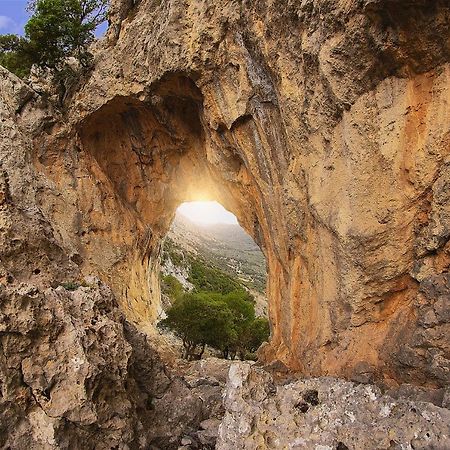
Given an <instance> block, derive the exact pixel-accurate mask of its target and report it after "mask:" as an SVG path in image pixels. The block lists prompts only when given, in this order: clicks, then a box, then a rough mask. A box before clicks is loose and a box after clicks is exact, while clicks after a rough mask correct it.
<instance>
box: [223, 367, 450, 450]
mask: <svg viewBox="0 0 450 450" xmlns="http://www.w3.org/2000/svg"><path fill="white" fill-rule="evenodd" d="M225 408H226V413H225V417H224V419H223V421H222V423H221V425H220V428H219V439H218V442H217V449H219V450H229V449H236V450H237V449H248V450H254V449H256V448H264V449H277V450H279V449H299V450H300V449H302V450H303V449H305V450H306V449H312V450H313V449H314V450H317V449H320V450H336V449H337V450H345V449H378V450H382V449H390V450H392V449H404V448H408V449H424V450H425V449H436V450H438V449H440V450H444V449H447V448H449V446H450V411H449V410H448V409H445V408H439V407H436V406H434V405H432V404H430V403H424V402H417V401H408V400H405V399H403V398H401V397H400V398H399V399H396V400H394V399H393V398H392V397H390V396H388V395H383V394H382V393H381V391H380V389H378V388H377V387H375V386H373V385H369V384H355V383H350V382H347V381H343V380H338V379H336V378H327V377H323V378H312V379H305V380H300V381H296V382H290V383H289V382H288V383H286V384H281V385H280V384H278V385H276V384H275V383H274V380H273V378H272V377H271V376H270V374H269V373H268V372H265V371H263V370H261V369H258V368H254V367H253V368H252V367H251V366H250V365H249V364H246V363H238V364H235V365H232V366H231V368H230V373H229V379H228V383H227V387H226V391H225Z"/></svg>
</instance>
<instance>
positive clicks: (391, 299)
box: [32, 0, 450, 386]
mask: <svg viewBox="0 0 450 450" xmlns="http://www.w3.org/2000/svg"><path fill="white" fill-rule="evenodd" d="M127 4H128V3H126V2H124V3H120V2H119V3H117V4H116V3H114V5H113V11H121V13H120V14H119V13H117V14H113V15H112V19H111V20H112V23H113V26H111V28H110V32H109V34H108V38H107V39H106V40H105V41H103V42H102V44H101V45H99V46H98V47H99V48H98V51H97V53H96V57H95V69H94V70H93V72H92V73H91V74H90V75H89V76H88V77H87V79H86V80H84V81H83V82H82V83H81V84H80V86H79V88H78V90H77V91H76V92H75V93H74V95H73V97H72V98H71V99H68V100H67V105H66V108H67V110H66V111H65V115H64V117H63V118H61V119H58V120H54V122H53V123H52V125H51V126H50V128H49V129H48V130H46V132H45V133H40V134H38V135H37V136H36V137H35V139H34V142H33V151H32V157H33V162H34V165H35V168H36V170H38V172H39V173H40V174H41V176H42V177H45V179H47V180H48V183H49V184H51V189H47V190H43V191H42V192H41V193H40V195H39V206H40V208H41V210H42V211H43V214H44V215H45V216H46V217H48V220H49V221H50V222H51V223H52V225H53V227H54V228H55V230H56V231H57V232H58V233H59V234H60V236H61V238H62V240H63V241H64V243H65V245H66V246H68V247H69V248H71V251H72V252H73V253H74V254H78V255H80V258H79V259H80V268H81V271H82V272H83V273H95V274H98V275H100V276H101V277H102V279H104V280H105V281H108V282H109V283H110V284H111V285H112V287H113V290H114V292H116V293H117V295H118V297H119V300H120V302H121V303H122V306H123V309H124V311H125V312H126V314H127V316H128V317H130V318H133V319H134V320H136V321H138V322H139V321H146V320H150V321H151V320H153V319H154V317H155V312H156V311H157V302H158V297H159V288H158V280H157V277H156V274H157V266H158V254H159V250H160V242H161V238H162V236H163V235H164V234H165V233H166V231H167V229H168V227H169V224H170V221H171V219H172V217H173V214H174V210H175V208H176V206H177V205H178V204H179V203H180V202H182V201H185V200H189V199H192V198H195V197H196V195H197V194H198V193H199V192H201V193H205V192H206V193H207V194H209V195H210V196H211V198H215V199H217V200H219V201H220V202H221V203H222V204H223V205H225V206H226V207H227V208H228V209H230V210H231V211H233V212H234V213H235V214H236V215H237V217H238V218H239V220H240V222H241V224H242V225H243V227H244V228H245V229H246V230H247V231H248V232H249V233H250V234H251V235H252V236H253V237H254V239H255V240H256V241H257V242H258V243H259V244H260V246H261V248H262V249H263V251H264V253H265V256H266V259H267V262H268V270H269V283H268V296H269V301H270V316H271V320H272V327H273V331H272V340H271V344H270V347H268V348H266V349H265V351H264V354H263V355H264V357H265V358H267V359H268V360H272V359H275V358H278V359H281V360H283V361H284V362H285V363H286V364H287V365H289V366H290V367H292V368H294V369H298V370H300V371H301V372H302V373H305V374H308V375H318V374H336V375H343V376H347V377H349V376H352V374H353V373H354V372H356V373H357V372H358V370H359V369H358V367H361V364H362V365H363V366H364V367H369V369H368V370H369V371H371V372H372V374H373V377H375V378H382V379H385V380H386V381H388V382H393V381H412V382H416V383H426V384H429V385H430V386H433V385H434V386H441V385H443V384H445V383H446V382H447V381H448V376H449V366H448V359H447V358H448V340H447V339H446V336H448V331H449V329H448V326H449V325H448V323H447V322H448V307H447V305H446V304H447V303H448V301H447V300H446V299H448V295H449V291H448V289H449V287H448V265H449V254H448V250H449V247H448V237H449V233H450V225H449V201H448V200H449V199H448V181H449V165H448V164H449V160H448V158H449V152H450V145H449V143H450V137H449V136H450V135H449V124H450V120H449V107H448V101H449V95H450V94H449V89H448V85H449V74H450V72H449V65H448V59H449V40H448V35H449V8H448V5H447V4H446V2H439V1H434V2H431V3H430V2H422V1H415V2H412V1H396V2H393V1H381V0H380V1H362V2H361V1H342V2H328V1H306V2H305V1H302V2H300V1H286V2H281V3H280V2H274V1H270V0H266V1H259V2H256V3H255V2H241V1H226V2H221V4H220V5H219V4H216V2H208V1H189V2H186V1H181V0H180V1H178V0H173V1H162V2H154V1H142V2H139V3H136V4H135V5H134V6H133V7H131V8H130V9H128V10H127V11H126V9H127V8H126V5H127ZM114 30H115V31H114ZM118 30H119V31H118ZM113 31H114V33H113ZM102 46H103V47H102Z"/></svg>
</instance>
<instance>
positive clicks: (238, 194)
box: [78, 74, 295, 340]
mask: <svg viewBox="0 0 450 450" xmlns="http://www.w3.org/2000/svg"><path fill="white" fill-rule="evenodd" d="M205 101H206V100H205V98H204V97H203V96H202V95H201V93H200V91H199V89H198V88H197V86H196V85H195V82H194V81H193V79H192V78H189V77H187V76H185V75H182V74H170V75H168V76H166V77H164V79H163V80H161V81H160V82H158V83H156V84H155V85H154V86H152V88H151V89H149V90H148V91H146V92H142V93H140V94H139V95H133V96H128V97H120V96H117V97H115V98H114V99H112V100H111V101H109V102H108V103H106V104H105V105H103V106H102V107H101V108H100V109H99V110H97V111H96V112H95V113H93V114H91V115H90V116H89V117H88V118H86V119H85V120H84V121H83V122H82V123H81V124H80V125H79V128H78V136H79V141H80V148H82V149H83V152H82V157H83V164H84V166H85V167H86V169H87V171H88V172H89V173H90V174H91V175H90V177H88V178H82V179H80V181H79V182H80V183H84V184H89V183H91V184H92V186H90V187H89V189H87V188H86V191H88V190H90V191H91V192H94V193H95V195H93V196H92V197H91V198H89V199H85V203H86V207H85V212H84V213H83V215H82V216H80V223H81V224H83V230H87V231H86V232H85V233H84V234H83V233H80V235H79V236H80V241H82V243H81V245H80V248H82V253H83V255H82V256H83V268H82V269H83V271H85V272H87V273H89V272H95V273H97V274H99V275H100V276H101V277H102V278H103V279H104V280H105V281H107V282H108V283H109V284H110V285H111V286H112V289H113V291H114V293H115V294H116V296H117V298H118V299H119V302H120V307H121V309H122V311H123V312H124V313H125V315H126V317H127V319H128V320H130V321H131V322H133V323H135V324H136V325H137V326H138V327H139V328H140V329H145V330H147V331H149V332H150V333H152V332H153V331H155V326H156V324H157V323H158V320H159V319H160V317H161V312H162V306H161V276H160V268H161V255H162V253H164V243H165V242H166V241H165V236H166V235H167V233H168V232H169V229H170V226H171V224H172V221H173V218H174V217H175V215H176V211H177V208H178V207H179V206H180V205H182V204H183V203H185V202H191V201H199V200H202V201H203V200H214V201H217V202H218V203H220V204H221V205H223V207H224V208H226V209H227V210H228V211H231V212H232V214H234V215H235V217H236V218H237V220H238V222H239V226H240V227H242V229H243V230H245V232H246V233H247V234H248V236H249V237H251V240H252V242H253V241H254V244H253V245H255V246H257V247H259V249H260V250H259V249H258V252H262V253H259V255H260V256H259V257H260V258H262V259H263V260H264V262H265V261H267V287H266V279H265V278H264V280H262V279H260V283H259V284H260V288H261V289H260V290H261V291H262V290H263V289H264V288H266V290H265V292H264V294H263V295H264V296H265V297H267V299H268V305H266V306H265V307H264V308H260V309H263V310H264V314H265V315H267V316H268V318H269V319H270V322H271V340H274V339H278V340H280V339H281V338H283V339H284V338H286V339H288V338H289V335H290V333H291V330H290V329H289V328H286V327H285V328H284V330H285V334H286V337H282V336H281V335H280V330H281V328H280V327H278V326H277V323H278V322H279V320H278V316H279V315H280V307H281V306H280V305H281V298H282V297H283V295H285V294H286V292H284V291H285V290H286V289H287V290H290V289H291V287H290V281H289V279H288V278H287V277H286V274H287V267H284V266H283V262H282V261H283V260H286V259H287V258H288V254H289V249H288V248H287V245H286V242H287V241H286V239H285V238H286V236H285V234H284V232H283V229H284V228H283V227H284V224H285V221H284V219H283V214H282V205H280V204H278V203H275V204H273V201H272V200H273V199H274V198H276V197H274V196H273V193H272V191H271V189H270V188H269V187H268V186H269V185H268V180H269V178H270V177H272V175H270V168H269V167H268V166H267V164H265V163H264V161H262V160H260V159H257V158H253V157H249V156H248V155H247V154H246V153H245V152H244V151H243V148H246V147H248V146H249V145H253V144H252V143H251V142H250V141H248V139H250V138H251V139H253V137H254V135H255V133H261V131H260V130H256V129H255V128H254V127H255V125H254V123H253V121H252V120H247V121H244V122H243V123H241V122H239V123H238V124H235V125H233V127H232V128H233V130H230V127H231V125H228V126H225V125H224V124H219V123H218V124H214V123H213V122H214V121H215V120H216V119H214V118H213V117H209V116H208V113H207V111H206V109H205ZM252 136H253V137H252ZM252 171H254V172H258V173H260V176H258V177H255V176H254V175H253V174H252ZM97 198H98V199H99V200H98V201H97V200H95V201H94V200H92V199H97ZM270 199H272V200H271V201H272V204H271V205H269V204H268V200H270ZM83 201H84V200H83ZM91 223H95V228H94V227H92V226H91V225H90V224H91ZM264 266H265V264H264ZM260 278H261V277H260ZM294 281H295V280H294ZM288 307H289V308H290V304H288Z"/></svg>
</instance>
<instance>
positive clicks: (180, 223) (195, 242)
mask: <svg viewBox="0 0 450 450" xmlns="http://www.w3.org/2000/svg"><path fill="white" fill-rule="evenodd" d="M168 238H170V239H171V241H172V242H173V243H174V245H175V246H177V247H180V248H181V249H183V250H185V251H188V252H190V253H192V254H194V255H197V256H198V257H200V258H201V259H203V260H205V261H206V262H208V263H209V264H211V265H212V266H214V267H217V268H219V269H221V270H223V271H224V272H226V273H228V274H230V275H232V276H234V277H236V278H238V279H239V280H240V281H241V282H242V283H243V284H244V285H246V286H247V287H249V288H250V289H252V290H256V291H258V292H259V293H264V292H265V287H266V261H265V258H264V255H263V254H262V252H261V250H260V249H259V247H258V246H257V245H256V244H255V242H254V241H253V239H252V238H251V237H250V236H249V235H248V234H247V233H245V231H244V230H243V229H242V228H241V227H240V226H239V225H231V224H214V225H199V224H196V223H194V222H192V221H190V220H189V219H187V218H186V217H185V216H183V215H181V214H177V215H176V217H175V220H174V222H173V224H172V227H171V229H170V231H169V233H168Z"/></svg>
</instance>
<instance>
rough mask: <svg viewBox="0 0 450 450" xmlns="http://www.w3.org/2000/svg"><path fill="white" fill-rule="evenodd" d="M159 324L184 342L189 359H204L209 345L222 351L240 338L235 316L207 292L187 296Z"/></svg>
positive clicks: (223, 303) (185, 355) (185, 354)
mask: <svg viewBox="0 0 450 450" xmlns="http://www.w3.org/2000/svg"><path fill="white" fill-rule="evenodd" d="M159 325H160V326H161V327H166V328H169V329H171V330H173V331H174V332H175V333H176V334H177V335H178V336H179V337H180V338H181V339H182V341H183V347H184V355H183V357H184V358H186V359H189V360H190V359H194V358H195V357H196V356H197V357H200V358H201V357H202V355H203V352H204V350H205V346H206V345H209V346H211V347H214V348H217V349H221V348H222V347H223V345H224V343H227V342H229V341H232V340H234V339H235V338H236V336H235V335H236V330H235V328H234V320H233V315H232V313H231V311H230V310H229V308H228V307H227V305H226V303H225V302H223V301H221V300H219V299H216V298H214V297H213V296H211V295H209V294H207V293H197V294H185V295H184V296H183V297H181V298H180V299H178V300H176V301H175V303H174V304H173V306H172V307H171V308H170V309H169V310H168V311H167V318H166V319H164V320H162V321H161V322H160V324H159ZM198 349H200V353H199V354H197V351H198Z"/></svg>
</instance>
